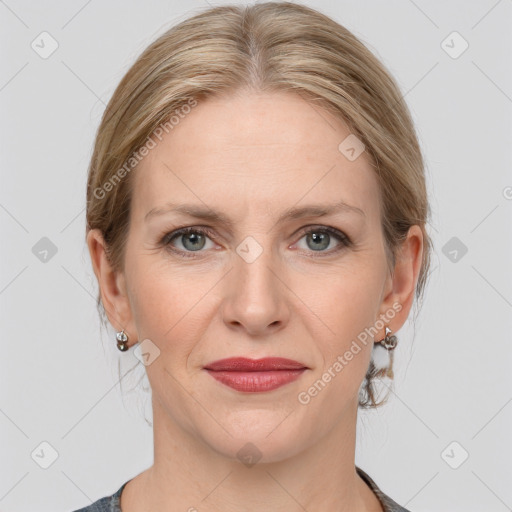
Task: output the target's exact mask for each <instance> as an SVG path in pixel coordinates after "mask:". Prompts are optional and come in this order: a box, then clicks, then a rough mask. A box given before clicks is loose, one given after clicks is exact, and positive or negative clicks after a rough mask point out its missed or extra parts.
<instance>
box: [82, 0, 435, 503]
mask: <svg viewBox="0 0 512 512" xmlns="http://www.w3.org/2000/svg"><path fill="white" fill-rule="evenodd" d="M428 216H429V205H428V201H427V194H426V187H425V178H424V168H423V160H422V155H421V152H420V149H419V145H418V141H417V138H416V135H415V130H414V127H413V123H412V121H411V118H410V114H409V112H408V109H407V106H406V105H405V103H404V101H403V99H402V97H401V95H400V92H399V90H398V88H397V86H396V84H395V82H394V81H393V79H392V78H391V77H390V76H389V74H388V72H387V71H386V70H385V68H384V67H383V66H382V64H381V63H380V62H379V61H378V60H377V59H376V58H375V57H374V56H373V55H372V54H371V53H370V52H369V50H368V49H367V48H366V47H365V46H364V45H363V44H362V43H361V42H360V41H359V40H357V39H356V38H355V36H354V35H353V34H351V33H350V32H349V31H348V30H347V29H345V28H344V27H342V26H340V25H339V24H337V23H336V22H334V21H333V20H331V19H330V18H328V17H326V16H324V15H322V14H320V13H319V12H317V11H315V10H312V9H310V8H307V7H304V6H301V5H297V4H293V3H288V2H282V3H274V2H269V3H260V4H256V5H252V6H250V7H235V6H223V7H214V8H210V9H208V10H207V11H205V12H202V13H200V14H198V15H195V16H193V17H191V18H189V19H188V20H185V21H183V22H181V23H180V24H179V25H177V26H175V27H173V28H172V29H171V30H169V31H168V32H167V33H165V34H164V35H163V36H161V37H160V38H159V39H158V40H156V41H155V42H154V43H153V44H151V45H150V46H149V47H148V48H147V49H146V50H145V51H144V52H143V54H142V55H141V56H140V57H139V59H138V60H137V61H136V62H135V64H134V65H133V66H132V68H131V69H130V70H129V71H128V73H127V74H126V76H125V77H124V78H123V79H122V81H121V83H120V84H119V86H118V88H117V90H116V91H115V93H114V95H113V97H112V99H111V101H110V103H109V105H108V107H107V109H106V112H105V114H104V116H103V119H102V122H101V125H100V127H99V130H98V133H97V137H96V142H95V147H94V154H93V156H92V160H91V165H90V169H89V179H88V185H87V243H88V248H89V251H90V255H91V260H92V264H93V268H94V272H95V275H96V277H97V279H98V283H99V289H100V295H99V297H98V301H99V304H101V305H102V307H103V308H104V310H105V312H106V315H107V317H108V320H109V322H110V323H111V324H112V326H113V327H114V328H115V329H116V330H117V336H116V340H117V346H118V348H119V349H120V350H121V351H123V352H124V351H126V350H131V349H133V348H134V346H135V345H136V346H137V347H139V350H140V354H141V361H142V362H143V364H144V365H145V369H146V371H147V375H148V379H149V382H150V384H151V390H152V406H153V429H154V464H153V466H151V467H150V468H148V469H147V470H145V471H144V472H142V473H140V474H139V475H137V476H135V477H134V478H132V479H131V480H129V481H128V482H125V483H124V484H123V485H122V486H121V488H119V489H118V491H117V492H116V493H115V494H113V495H112V496H108V497H105V498H102V499H101V500H98V501H96V502H95V503H93V504H92V505H90V506H89V507H86V508H83V509H81V510H82V511H103V510H105V511H120V510H122V512H136V511H141V510H152V511H164V510H189V511H192V510H209V511H227V510H233V511H235V510H236V511H240V510H251V511H260V510H271V511H273V512H275V511H281V510H287V511H290V510H294V511H295V510H296V511H299V510H300V511H303V510H308V511H309V512H313V511H320V510H322V511H328V510H329V511H330V510H333V511H334V510H336V511H344V512H349V511H350V512H354V511H361V512H363V511H365V512H369V511H371V512H376V511H405V510H406V509H405V508H403V507H401V506H400V505H398V504H397V503H396V502H395V501H394V500H392V499H391V498H390V497H389V496H387V495H386V494H384V493H383V492H382V491H381V490H380V489H379V487H378V486H377V484H376V483H375V481H374V480H372V479H371V478H370V476H369V475H368V474H366V473H365V472H364V471H363V470H362V469H361V468H358V467H356V466H355V462H354V461H355V441H356V438H355V432H356V420H357V412H358V407H377V406H379V405H382V403H384V401H381V402H377V401H376V396H377V392H376V387H375V383H376V379H377V378H380V377H381V378H384V379H392V378H393V368H392V363H393V357H392V355H393V350H394V348H395V346H396V344H397V341H398V340H397V337H395V335H394V334H393V333H394V332H396V331H398V330H399V329H400V328H401V327H402V325H403V324H404V322H405V321H406V319H407V317H408V315H409V312H410V310H411V306H412V304H413V301H414V299H415V298H416V299H420V298H421V296H422V292H423V289H424V286H425V282H426V276H427V273H428V267H429V262H430V259H429V258H430V247H431V241H430V239H429V237H428V235H427V233H426V230H425V225H426V222H427V221H428Z"/></svg>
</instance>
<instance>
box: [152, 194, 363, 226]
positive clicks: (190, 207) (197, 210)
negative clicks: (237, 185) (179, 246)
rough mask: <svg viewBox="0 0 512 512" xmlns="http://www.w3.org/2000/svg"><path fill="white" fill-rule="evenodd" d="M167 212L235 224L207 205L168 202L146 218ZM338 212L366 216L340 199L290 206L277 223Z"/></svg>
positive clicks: (153, 210)
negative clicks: (331, 202)
mask: <svg viewBox="0 0 512 512" xmlns="http://www.w3.org/2000/svg"><path fill="white" fill-rule="evenodd" d="M166 213H182V214H185V215H189V216H190V217H195V218H197V219H203V220H209V221H211V222H218V223H221V224H224V225H225V226H227V227H230V228H232V227H233V226H234V223H233V221H231V220H230V219H229V218H228V217H226V216H225V215H224V214H223V213H220V212H217V211H215V210H212V209H211V208H208V207H207V206H206V207H204V206H200V205H196V204H176V203H167V204H165V205H164V206H160V207H155V208H152V209H151V210H150V211H149V212H148V213H146V215H145V217H144V220H145V221H146V222H147V221H148V220H149V219H150V218H151V217H155V216H159V215H165V214H166ZM336 213H357V214H358V215H362V216H363V217H366V214H365V212H364V211H363V210H361V209H360V208H358V207H357V206H352V205H349V204H347V203H345V202H343V201H339V202H337V203H334V204H328V205H318V204H315V205H306V206H300V207H292V208H288V209H286V210H284V212H283V213H282V214H281V215H280V216H279V219H278V220H277V224H279V223H282V222H284V221H285V220H289V219H300V218H303V217H325V216H327V215H333V214H336Z"/></svg>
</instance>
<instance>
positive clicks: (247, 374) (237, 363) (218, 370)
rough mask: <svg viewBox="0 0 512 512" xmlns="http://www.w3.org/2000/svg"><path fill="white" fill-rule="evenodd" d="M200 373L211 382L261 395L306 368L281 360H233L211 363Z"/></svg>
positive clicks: (300, 364) (294, 376) (284, 382)
mask: <svg viewBox="0 0 512 512" xmlns="http://www.w3.org/2000/svg"><path fill="white" fill-rule="evenodd" d="M204 369H205V370H206V371H207V372H208V373H209V374H210V375H211V376H212V377H213V378H214V379H216V380H217V381H219V382H221V383H222V384H225V385H226V386H229V387H230V388H233V389H235V390H237V391H242V392H246V393H261V392H266V391H272V390H274V389H277V388H280V387H281V386H284V385H285V384H288V383H290V382H293V381H294V380H296V379H298V378H299V377H300V376H301V375H302V374H303V373H304V372H305V371H306V370H307V369H308V368H307V367H306V366H305V365H303V364H302V363H299V362H298V361H294V360H292V359H285V358H282V357H266V358H263V359H248V358H245V357H236V358H227V359H220V360H218V361H214V362H213V363H209V364H208V365H206V366H205V367H204Z"/></svg>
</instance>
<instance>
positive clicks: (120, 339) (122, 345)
mask: <svg viewBox="0 0 512 512" xmlns="http://www.w3.org/2000/svg"><path fill="white" fill-rule="evenodd" d="M116 340H117V348H118V349H119V350H120V351H121V352H125V351H126V350H128V345H127V344H126V342H127V341H128V335H127V334H126V333H125V332H124V329H123V330H122V331H119V332H118V333H116Z"/></svg>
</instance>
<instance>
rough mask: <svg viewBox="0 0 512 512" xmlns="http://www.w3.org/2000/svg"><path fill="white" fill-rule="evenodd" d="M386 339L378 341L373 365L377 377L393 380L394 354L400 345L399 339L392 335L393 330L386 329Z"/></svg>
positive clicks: (373, 353) (375, 345)
mask: <svg viewBox="0 0 512 512" xmlns="http://www.w3.org/2000/svg"><path fill="white" fill-rule="evenodd" d="M385 332H386V334H385V336H384V339H382V340H379V341H376V342H375V344H374V346H373V350H372V359H371V360H372V363H373V366H374V368H375V370H376V375H379V376H386V377H389V378H390V379H392V378H393V377H394V373H393V354H394V352H393V351H394V350H395V348H396V346H397V344H398V339H397V337H396V336H395V335H394V334H393V335H391V332H392V331H391V329H390V328H389V327H386V331H385Z"/></svg>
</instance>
